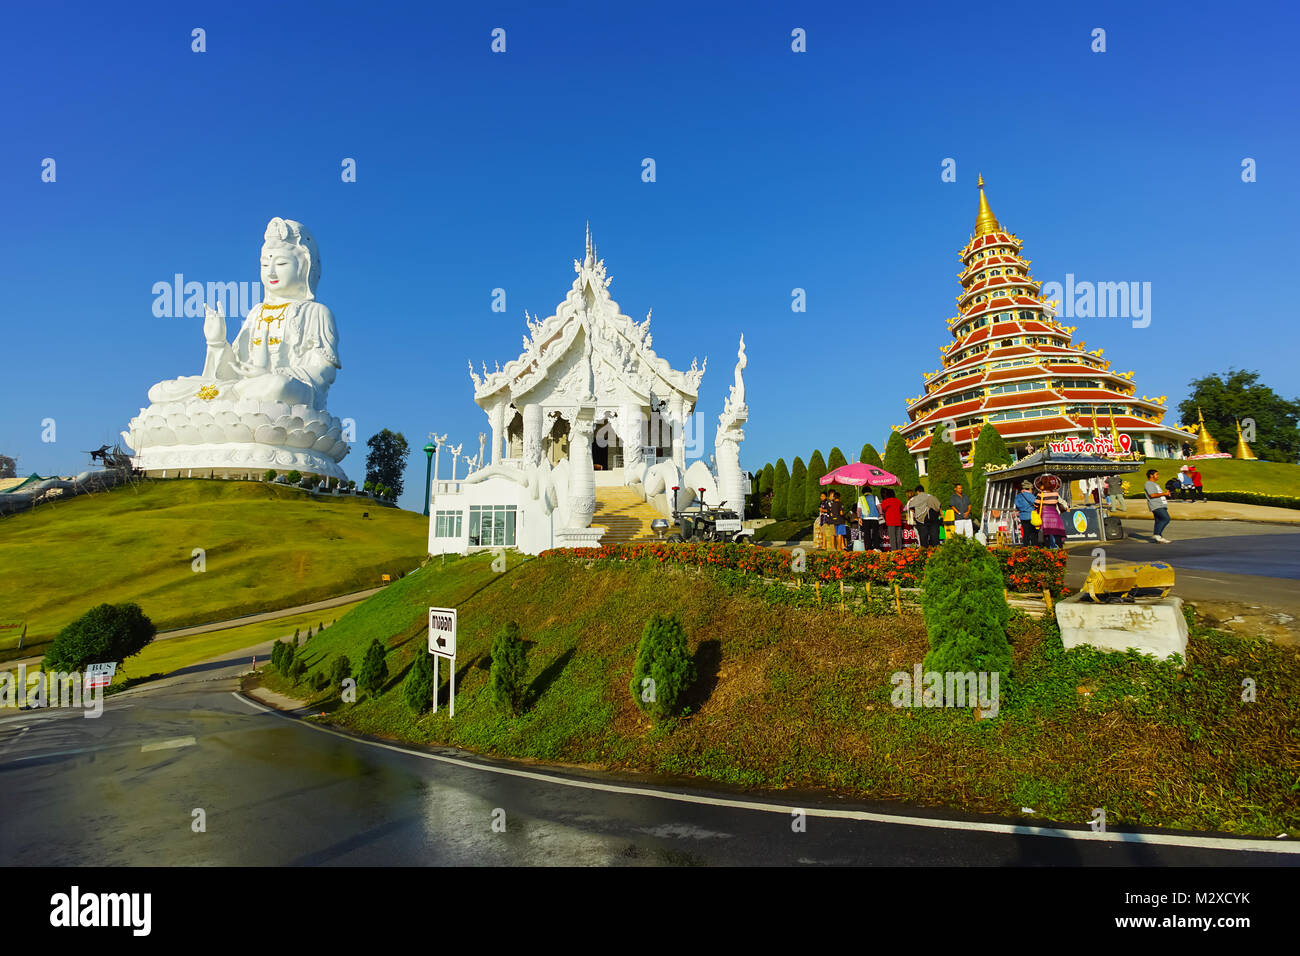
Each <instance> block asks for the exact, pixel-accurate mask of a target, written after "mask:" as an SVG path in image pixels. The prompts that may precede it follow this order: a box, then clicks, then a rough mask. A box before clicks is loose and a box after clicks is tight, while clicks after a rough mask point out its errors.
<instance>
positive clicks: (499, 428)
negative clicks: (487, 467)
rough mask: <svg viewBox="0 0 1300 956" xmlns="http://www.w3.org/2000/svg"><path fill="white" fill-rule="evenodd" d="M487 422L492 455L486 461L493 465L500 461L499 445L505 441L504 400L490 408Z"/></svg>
mask: <svg viewBox="0 0 1300 956" xmlns="http://www.w3.org/2000/svg"><path fill="white" fill-rule="evenodd" d="M488 422H489V424H491V426H492V455H491V457H490V458H489V459H488V460H489V461H490V462H491V463H492V464H494V465H495V464H496V463H497V462H498V461H500V460H501V443H502V441H504V440H505V434H504V432H505V430H506V401H505V399H504V398H503V399H502V400H501V401H499V402H497V403H496V404H494V405H493V406H492V410H491V411H490V412H488ZM480 464H483V463H482V462H480Z"/></svg>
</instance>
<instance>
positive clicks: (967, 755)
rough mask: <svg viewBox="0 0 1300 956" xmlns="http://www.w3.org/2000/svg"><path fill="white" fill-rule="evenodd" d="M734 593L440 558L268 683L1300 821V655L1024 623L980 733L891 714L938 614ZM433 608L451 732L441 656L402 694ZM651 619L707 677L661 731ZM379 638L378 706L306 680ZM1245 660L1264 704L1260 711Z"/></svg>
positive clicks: (726, 775)
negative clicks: (633, 691) (643, 649)
mask: <svg viewBox="0 0 1300 956" xmlns="http://www.w3.org/2000/svg"><path fill="white" fill-rule="evenodd" d="M738 581H739V579H738V578H736V577H734V576H729V574H728V573H723V574H718V575H714V574H710V573H707V572H706V573H704V574H701V575H696V574H692V573H686V572H684V571H682V570H680V569H672V568H667V567H663V566H657V567H644V566H637V565H631V564H614V563H612V562H611V563H605V562H597V563H595V564H593V565H591V566H585V565H583V564H581V563H578V562H573V561H568V560H565V559H560V558H539V559H532V560H527V561H523V562H522V563H520V562H518V560H517V559H512V561H511V565H510V567H509V569H508V570H506V571H505V572H504V573H494V572H493V571H492V570H491V566H490V558H488V557H486V556H475V557H470V558H464V559H459V560H453V561H448V562H447V563H446V564H445V566H444V565H442V564H441V563H440V562H431V563H430V564H429V565H427V566H426V567H424V568H422V569H421V570H420V571H418V572H416V573H414V574H411V575H409V576H407V577H406V578H404V579H402V580H401V581H399V582H397V583H396V584H394V585H393V586H392V587H390V588H387V589H385V590H384V591H382V592H380V593H379V594H376V595H374V596H373V597H371V598H369V599H368V600H367V601H365V602H363V603H362V604H361V605H359V606H358V607H357V608H356V609H355V610H353V611H352V612H351V613H349V614H347V615H345V616H343V617H340V618H339V620H338V623H337V624H334V625H333V626H332V627H329V628H327V629H326V630H325V632H324V633H323V634H320V635H318V636H317V637H315V638H313V639H312V640H311V641H310V642H309V643H308V644H307V645H305V646H304V648H303V649H302V650H301V651H300V654H299V659H302V660H304V661H305V662H306V663H307V664H308V666H309V667H310V668H311V670H310V671H309V672H308V674H307V675H305V676H304V677H303V678H302V680H301V681H300V682H299V683H298V684H294V683H292V682H290V681H289V680H287V679H285V678H281V677H278V676H276V675H273V674H272V675H270V676H266V677H263V678H262V679H263V680H265V681H266V682H267V684H268V685H269V686H272V687H273V688H275V689H277V690H280V691H282V692H285V693H288V694H290V695H292V696H295V697H298V698H299V699H306V700H311V701H312V702H313V709H320V710H324V711H327V712H329V717H328V718H325V719H328V720H329V721H331V722H334V723H337V724H340V725H343V726H346V727H348V728H351V729H353V730H356V731H360V732H364V733H370V734H375V735H379V736H386V737H390V738H395V739H403V740H409V741H414V742H418V743H429V744H450V745H453V746H457V747H462V748H465V749H468V750H472V751H476V752H480V753H485V754H496V755H501V756H510V757H517V758H529V759H537V760H544V761H552V762H560V763H566V764H576V765H584V766H588V767H593V768H600V769H609V770H631V771H645V772H652V773H660V774H676V775H689V776H694V777H696V778H701V779H704V780H709V781H718V782H723V783H727V784H734V785H742V786H763V787H773V788H784V787H797V788H824V789H826V790H830V791H835V792H839V793H845V794H850V795H853V796H856V797H860V798H867V799H887V800H902V801H909V802H912V803H916V804H924V805H932V806H948V807H958V808H964V809H968V810H976V811H985V812H995V813H1002V814H1010V815H1017V814H1019V813H1020V808H1021V807H1032V808H1033V809H1034V811H1035V817H1034V819H1035V820H1043V819H1049V820H1058V821H1072V822H1076V823H1077V822H1082V821H1085V820H1087V819H1089V816H1090V814H1091V808H1092V807H1098V806H1104V807H1105V808H1106V813H1107V819H1108V821H1111V822H1112V823H1113V824H1116V825H1122V824H1145V825H1163V826H1174V827H1186V828H1194V829H1219V830H1227V831H1235V832H1243V833H1267V834H1270V835H1271V834H1276V833H1278V832H1281V831H1282V830H1290V831H1291V832H1294V830H1295V828H1296V827H1297V826H1300V794H1298V793H1297V792H1296V790H1295V786H1294V785H1295V780H1296V779H1297V775H1298V774H1300V757H1298V756H1297V754H1296V752H1295V749H1294V747H1293V746H1292V745H1291V743H1290V741H1294V739H1295V735H1296V734H1297V732H1300V711H1298V710H1297V707H1296V704H1295V701H1296V700H1298V699H1300V660H1297V659H1296V657H1295V655H1294V654H1292V653H1290V652H1288V651H1284V649H1280V648H1278V647H1275V646H1274V645H1273V644H1271V643H1269V642H1268V641H1265V640H1245V639H1240V638H1236V637H1233V636H1231V635H1225V634H1220V633H1218V632H1214V631H1208V630H1205V629H1200V628H1197V629H1196V630H1195V631H1194V633H1193V638H1192V641H1191V644H1190V651H1189V657H1190V665H1189V668H1188V670H1186V671H1184V672H1177V671H1175V670H1174V669H1173V668H1172V667H1170V666H1167V665H1157V664H1154V663H1149V662H1144V661H1142V660H1140V659H1138V658H1136V657H1126V656H1124V655H1102V654H1097V653H1088V652H1082V651H1072V652H1070V653H1069V654H1066V653H1065V652H1064V651H1062V650H1061V646H1060V638H1059V635H1058V634H1056V633H1055V632H1054V631H1053V630H1051V629H1050V626H1049V628H1046V629H1045V628H1044V627H1042V626H1040V625H1039V624H1038V623H1037V622H1033V621H1031V620H1030V619H1028V618H1026V617H1024V616H1023V615H1019V616H1016V617H1015V619H1014V620H1013V624H1012V627H1013V633H1012V635H1011V636H1012V640H1013V644H1014V647H1015V657H1016V671H1015V685H1014V688H1013V689H1011V690H1009V691H1008V690H1005V689H1004V691H1003V696H1002V708H1001V713H1000V714H999V716H998V717H997V718H996V719H995V720H988V721H977V720H975V719H974V718H973V717H972V715H971V713H970V712H969V711H965V710H956V709H953V710H944V709H921V710H918V709H912V708H895V707H893V706H891V701H890V693H891V691H892V689H893V688H892V685H891V683H890V676H891V674H892V673H894V672H896V671H899V670H906V671H910V670H911V668H912V666H913V664H915V663H918V662H920V661H921V660H922V659H923V656H924V654H925V651H926V650H927V648H928V641H927V638H926V634H925V630H924V625H923V623H922V621H921V619H920V617H919V616H918V615H908V616H905V617H902V618H899V617H897V616H895V615H894V614H892V613H888V614H877V613H870V614H867V613H855V612H854V611H852V610H841V609H840V608H839V607H838V605H834V606H830V605H828V606H821V607H807V606H796V604H797V602H796V604H791V603H790V601H789V600H787V599H786V597H781V596H778V595H777V594H776V591H770V592H769V591H763V590H756V589H753V588H749V587H747V586H745V585H743V584H740V583H738ZM779 590H780V591H781V592H783V594H784V595H786V596H792V595H794V592H788V591H785V590H784V589H779ZM811 593H812V592H811V589H808V590H807V591H805V592H800V595H801V597H799V598H798V600H802V599H803V598H804V597H808V596H810V595H811ZM829 593H830V592H829V591H828V594H829ZM830 600H835V598H834V597H833V596H832V597H831V598H830ZM430 605H437V606H453V607H457V608H458V609H459V612H460V618H459V619H460V633H459V635H458V643H459V649H460V657H459V660H458V671H457V677H456V690H457V696H456V717H455V719H454V720H449V719H448V717H447V714H446V706H445V705H446V694H447V688H446V681H447V671H446V665H445V664H444V665H443V667H442V675H441V676H442V691H441V693H442V706H440V708H439V712H438V713H437V714H427V713H426V714H424V715H420V716H417V715H415V714H413V713H412V712H411V711H410V710H408V709H407V707H406V705H405V703H404V701H403V699H402V693H401V684H402V681H403V679H404V677H405V675H406V672H407V670H408V669H409V667H410V666H411V664H412V662H413V661H414V659H415V655H416V654H422V653H425V648H426V635H427V608H428V607H429V606H430ZM655 611H664V612H669V613H675V614H677V615H679V616H680V617H681V619H682V621H683V623H684V625H685V627H686V629H687V633H688V636H689V640H690V646H691V649H692V652H693V653H694V655H695V661H696V667H697V670H698V673H699V675H700V676H699V679H698V681H697V683H696V685H695V686H694V687H693V688H692V691H691V693H690V697H689V705H690V713H689V715H688V716H686V717H685V718H684V719H681V720H679V721H677V723H676V725H675V726H671V727H659V728H656V727H653V726H651V724H650V723H649V722H648V721H647V720H646V719H645V718H644V717H643V716H642V715H641V712H640V711H639V710H637V708H636V706H635V705H634V704H633V702H632V700H631V697H630V695H629V693H628V682H629V680H630V678H631V671H632V664H633V660H634V657H635V654H636V649H637V645H638V641H639V639H640V635H641V630H642V627H643V625H644V622H645V621H646V619H647V618H648V617H649V616H650V615H651V614H652V613H653V612H655ZM510 620H514V621H517V622H518V623H519V625H520V627H521V630H522V636H523V637H524V639H525V640H526V641H527V642H529V645H530V647H529V651H528V674H529V680H530V681H531V684H530V689H529V692H528V697H527V709H526V711H525V713H523V714H522V715H521V716H519V717H517V718H511V717H508V716H506V715H504V714H503V713H501V712H499V711H498V710H497V709H496V708H495V707H494V705H493V703H492V700H491V696H490V692H489V690H488V676H489V668H490V659H489V656H488V655H489V653H490V648H491V641H492V638H493V636H494V635H495V633H496V631H497V630H498V629H499V628H500V627H501V626H502V625H503V624H504V623H505V622H507V621H510ZM373 639H379V640H380V641H382V642H384V643H385V645H386V647H387V650H388V654H387V663H388V670H389V675H390V676H389V680H388V682H387V685H386V686H385V688H384V689H383V691H382V692H381V693H379V694H378V695H376V696H373V697H372V696H371V695H368V694H366V693H364V692H363V693H361V695H360V698H359V699H358V700H357V701H356V703H353V704H343V703H341V702H340V700H339V697H338V690H337V688H330V689H327V690H325V691H322V692H318V693H316V692H313V691H311V690H310V689H309V687H310V684H309V683H308V681H309V680H310V678H311V676H312V674H313V673H314V672H316V671H322V670H324V671H327V670H328V668H329V667H330V665H331V664H332V663H333V661H334V660H335V658H336V657H337V656H338V655H339V654H346V655H347V656H348V658H349V659H350V660H351V662H352V665H353V674H354V675H355V674H356V673H357V672H358V671H359V669H360V663H361V660H362V658H363V656H364V653H365V649H366V647H367V646H368V645H369V643H370V641H371V640H373ZM1247 664H1248V665H1249V671H1248V673H1249V674H1250V675H1251V676H1253V677H1254V678H1255V679H1256V680H1257V682H1258V686H1259V687H1260V688H1265V687H1267V688H1269V690H1268V695H1269V700H1268V701H1265V700H1264V698H1263V696H1261V698H1260V703H1258V704H1255V705H1251V706H1245V705H1242V703H1241V700H1240V692H1241V679H1242V675H1243V674H1245V673H1247V671H1246V670H1243V667H1245V666H1246V665H1247ZM1261 694H1263V691H1262V690H1261Z"/></svg>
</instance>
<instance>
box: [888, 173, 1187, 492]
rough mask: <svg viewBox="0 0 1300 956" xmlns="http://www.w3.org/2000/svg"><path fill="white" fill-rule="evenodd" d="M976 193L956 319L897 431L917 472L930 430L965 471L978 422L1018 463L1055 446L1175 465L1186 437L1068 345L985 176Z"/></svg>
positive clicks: (1153, 405)
mask: <svg viewBox="0 0 1300 956" xmlns="http://www.w3.org/2000/svg"><path fill="white" fill-rule="evenodd" d="M978 185H979V191H980V199H979V213H978V215H977V216H976V218H975V234H974V235H973V236H972V237H971V239H970V241H969V242H968V243H967V244H966V246H965V248H963V249H962V250H961V253H960V258H961V261H962V271H961V272H960V273H959V274H958V276H959V278H960V280H961V286H962V293H961V295H959V296H958V297H957V313H958V314H957V315H955V316H954V317H952V318H951V319H949V320H948V330H949V332H950V333H951V335H952V341H951V342H950V343H949V344H948V345H946V346H941V347H940V351H941V352H942V353H943V365H942V368H940V369H939V370H938V371H936V372H930V373H926V374H925V392H924V394H922V395H920V396H918V397H916V398H914V399H911V400H910V401H909V402H908V404H907V414H908V418H909V421H908V423H907V424H906V425H903V426H901V427H899V426H895V428H896V429H897V430H898V431H899V432H900V433H901V434H902V436H903V438H904V439H905V440H906V441H907V447H908V449H909V450H910V451H911V453H912V455H913V457H914V458H915V459H916V462H917V466H918V468H919V470H920V472H921V473H922V474H924V473H925V463H926V458H927V455H928V451H929V448H930V439H931V434H932V433H933V431H934V429H935V428H936V426H941V425H946V426H947V428H948V429H949V437H950V439H951V440H952V442H953V443H954V444H955V445H956V446H957V449H958V451H959V452H960V453H961V454H962V457H963V459H964V460H965V461H966V464H967V465H969V455H970V452H971V449H972V448H973V446H974V444H975V439H976V438H977V437H978V436H979V432H980V429H981V428H983V427H984V424H985V423H986V422H988V423H991V424H992V425H993V426H994V427H995V428H996V429H997V430H998V432H999V433H1000V434H1001V435H1002V438H1003V440H1004V441H1005V442H1006V444H1007V447H1008V449H1009V450H1011V451H1012V453H1013V454H1016V455H1018V456H1019V455H1024V454H1027V453H1029V452H1031V451H1033V450H1034V449H1036V448H1041V447H1043V445H1045V444H1048V443H1049V442H1062V443H1068V444H1070V445H1072V446H1076V447H1077V446H1080V445H1084V444H1088V445H1090V447H1089V449H1088V450H1090V451H1091V450H1096V451H1099V452H1102V453H1109V454H1122V453H1127V452H1130V451H1131V452H1133V453H1136V454H1145V455H1146V456H1147V457H1153V458H1154V457H1159V458H1165V457H1168V458H1181V457H1182V447H1183V443H1184V442H1187V441H1189V440H1190V436H1189V435H1188V433H1187V432H1186V431H1183V430H1179V429H1173V428H1169V427H1168V426H1165V425H1162V424H1161V420H1162V419H1163V418H1164V414H1165V396H1163V395H1162V396H1160V397H1159V398H1148V397H1146V396H1145V395H1144V396H1142V397H1141V398H1138V397H1137V392H1136V386H1135V385H1134V384H1133V373H1132V372H1123V373H1119V372H1113V371H1111V368H1110V362H1108V361H1106V360H1104V359H1103V358H1102V357H1101V355H1102V349H1093V350H1091V351H1085V349H1084V346H1085V344H1086V343H1084V342H1074V341H1072V338H1071V337H1072V335H1073V333H1074V331H1075V327H1074V326H1064V325H1061V324H1060V323H1059V322H1057V321H1056V318H1055V316H1056V310H1055V303H1053V302H1048V301H1046V300H1044V299H1043V297H1042V294H1041V292H1042V289H1041V286H1040V284H1039V283H1037V282H1035V281H1034V278H1033V276H1031V275H1030V274H1029V260H1028V259H1026V258H1024V257H1023V256H1022V255H1021V245H1022V243H1021V241H1020V239H1018V238H1017V237H1016V236H1015V234H1014V233H1011V232H1008V231H1007V230H1005V229H1004V228H1003V227H1002V225H1001V223H999V222H998V220H997V218H996V217H995V216H994V215H993V210H992V209H991V208H990V207H989V201H988V198H987V197H986V196H985V195H984V177H983V176H981V177H980V178H979V184H978ZM1121 443H1122V445H1121ZM1115 446H1121V447H1115Z"/></svg>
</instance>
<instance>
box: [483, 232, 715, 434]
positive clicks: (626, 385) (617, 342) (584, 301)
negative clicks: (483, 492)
mask: <svg viewBox="0 0 1300 956" xmlns="http://www.w3.org/2000/svg"><path fill="white" fill-rule="evenodd" d="M573 271H574V272H575V273H577V278H576V279H574V281H573V285H572V286H571V287H570V288H569V292H568V294H567V295H566V296H565V297H564V301H563V302H561V303H560V304H559V305H558V306H557V307H556V310H555V314H554V315H551V316H548V317H547V318H545V319H541V320H540V321H539V320H538V319H536V318H535V317H533V316H530V315H529V314H528V313H527V312H525V313H524V319H525V321H526V322H527V324H528V334H527V335H525V336H524V337H523V352H522V353H521V354H520V356H519V357H518V358H517V359H514V360H513V361H510V362H507V363H506V365H505V367H504V368H502V367H500V366H498V367H497V370H496V371H493V372H489V371H488V370H487V366H486V364H485V365H483V374H482V375H481V376H480V375H479V374H478V373H476V372H475V371H474V366H473V363H470V367H469V374H470V377H471V378H472V379H473V380H474V401H475V402H477V403H478V404H479V406H481V407H482V408H484V409H485V410H486V409H489V408H491V407H493V406H495V405H499V404H501V402H502V401H503V399H504V400H505V401H507V402H509V403H512V404H515V405H516V406H517V407H520V408H522V407H523V405H524V404H525V403H529V402H534V403H539V404H545V405H556V404H572V405H578V404H599V405H602V406H604V405H610V406H616V405H618V404H622V403H626V402H629V401H634V402H636V403H637V404H642V405H647V406H652V407H653V406H656V405H658V403H659V402H661V401H664V402H670V401H671V398H672V396H673V394H674V393H676V394H677V395H679V396H680V397H681V399H682V403H683V405H684V406H686V407H687V408H693V407H694V405H695V401H696V399H697V397H698V395H699V387H700V379H702V378H703V377H704V370H705V366H707V364H708V359H707V358H706V359H705V361H704V365H700V364H699V362H698V361H697V360H692V361H691V367H690V368H689V369H688V370H686V371H684V372H679V371H677V370H676V369H674V368H673V367H672V366H671V365H669V364H668V362H667V361H666V360H665V359H662V358H660V357H659V356H658V355H656V354H655V352H654V350H653V349H652V348H651V343H652V341H653V338H652V336H651V334H650V314H649V313H646V317H645V321H643V322H637V321H635V320H633V319H632V318H630V317H629V316H626V315H624V314H622V312H620V311H619V306H618V303H617V302H615V301H614V300H613V299H612V298H610V295H609V284H610V282H611V281H613V279H612V277H611V276H609V275H607V274H606V272H605V261H604V260H603V259H598V258H597V256H596V247H595V245H594V244H593V243H592V241H591V229H590V227H588V229H587V249H586V255H585V257H584V258H583V260H582V262H579V261H578V260H576V259H575V260H574V261H573Z"/></svg>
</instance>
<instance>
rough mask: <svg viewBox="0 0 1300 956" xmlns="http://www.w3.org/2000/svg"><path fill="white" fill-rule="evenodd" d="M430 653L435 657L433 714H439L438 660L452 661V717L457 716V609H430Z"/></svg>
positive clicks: (450, 705)
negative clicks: (441, 658) (443, 658)
mask: <svg viewBox="0 0 1300 956" xmlns="http://www.w3.org/2000/svg"><path fill="white" fill-rule="evenodd" d="M429 653H430V654H432V655H433V712H434V713H435V714H436V713H437V712H438V658H440V657H445V658H447V660H449V661H451V699H450V704H449V707H450V709H451V714H450V715H451V716H452V717H455V716H456V609H455V608H454V607H431V608H429Z"/></svg>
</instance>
